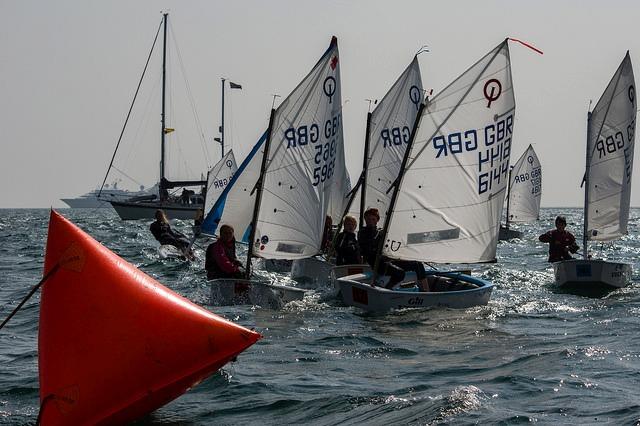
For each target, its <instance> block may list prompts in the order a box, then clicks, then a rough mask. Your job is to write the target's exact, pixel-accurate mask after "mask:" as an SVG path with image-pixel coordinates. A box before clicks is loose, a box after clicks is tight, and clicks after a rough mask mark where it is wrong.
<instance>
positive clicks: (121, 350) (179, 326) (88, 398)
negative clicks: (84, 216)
mask: <svg viewBox="0 0 640 426" xmlns="http://www.w3.org/2000/svg"><path fill="white" fill-rule="evenodd" d="M44 272H45V275H48V276H49V277H48V278H47V279H46V281H45V282H44V285H43V287H42V295H41V301H40V322H39V333H38V369H39V376H40V404H41V405H40V415H39V420H40V423H41V424H43V425H52V424H70V425H80V424H127V423H129V422H132V421H134V420H136V419H138V418H140V417H142V416H144V415H146V414H147V413H150V412H152V411H154V410H156V409H158V408H160V407H161V406H163V405H165V404H167V403H168V402H170V401H172V400H173V399H175V398H177V397H178V396H180V395H182V394H183V393H185V392H186V391H187V390H189V389H190V388H191V387H193V386H195V385H196V384H197V383H199V382H201V381H202V380H204V379H205V378H206V377H208V376H210V375H211V374H213V373H215V372H216V371H217V370H218V369H220V368H221V367H222V366H224V365H225V364H226V363H228V362H229V361H232V360H234V359H235V358H236V357H237V356H238V354H240V353H241V352H242V351H244V350H245V349H247V348H248V347H249V346H251V345H252V344H254V343H255V342H256V341H257V340H258V339H259V338H260V337H261V336H260V335H259V334H258V333H255V332H253V331H251V330H248V329H246V328H244V327H241V326H239V325H236V324H234V323H232V322H230V321H227V320H225V319H223V318H221V317H219V316H217V315H215V314H213V313H211V312H209V311H207V310H205V309H203V308H201V307H199V306H197V305H195V304H193V303H191V302H190V301H189V300H187V299H185V298H183V297H181V296H179V295H178V294H176V293H174V292H173V291H171V290H169V289H168V288H166V287H164V286H163V285H161V284H160V283H159V282H157V281H156V280H154V279H153V278H151V277H150V276H148V275H146V274H145V273H143V272H141V271H140V270H139V269H137V268H136V267H135V266H133V265H131V264H130V263H128V262H126V261H125V260H123V259H122V258H120V257H118V256H117V255H116V254H114V253H113V252H111V251H110V250H109V249H107V248H106V247H104V246H103V245H102V244H100V243H99V242H97V241H95V240H94V239H93V238H91V237H90V236H89V235H87V234H86V233H85V232H83V231H82V230H81V229H80V228H78V227H77V226H75V225H74V224H72V223H71V222H69V221H68V220H67V219H65V218H63V217H62V216H60V215H59V214H58V213H56V212H55V211H52V212H51V218H50V221H49V235H48V238H47V248H46V254H45V266H44Z"/></svg>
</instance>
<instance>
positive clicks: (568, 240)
mask: <svg viewBox="0 0 640 426" xmlns="http://www.w3.org/2000/svg"><path fill="white" fill-rule="evenodd" d="M566 227H567V219H565V217H564V216H558V217H556V229H554V230H551V231H548V232H545V233H544V234H542V235H540V237H538V239H539V240H540V241H542V242H543V243H549V262H559V261H561V260H570V259H573V257H572V256H571V253H577V251H578V250H579V249H580V247H578V245H577V244H576V239H575V237H574V236H573V235H572V234H571V232H569V231H567V230H566V229H565V228H566Z"/></svg>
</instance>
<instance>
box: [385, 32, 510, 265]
mask: <svg viewBox="0 0 640 426" xmlns="http://www.w3.org/2000/svg"><path fill="white" fill-rule="evenodd" d="M514 113H515V100H514V95H513V87H512V79H511V64H510V58H509V47H508V44H507V40H505V41H504V42H503V43H501V44H500V45H499V46H497V47H496V48H494V49H493V50H492V51H491V52H489V53H488V54H487V55H485V56H484V57H483V58H482V59H480V60H479V61H478V62H476V63H475V64H474V65H473V66H472V67H471V68H469V69H468V70H467V71H466V72H465V73H464V74H462V75H461V76H460V77H458V78H457V79H456V80H455V81H454V82H453V83H451V84H450V85H449V86H448V87H446V88H445V89H444V90H443V91H442V92H440V93H439V94H437V95H436V96H435V97H434V98H433V99H432V100H430V101H428V102H427V103H426V106H425V108H424V110H423V112H422V115H421V117H420V118H419V123H418V128H417V130H416V134H415V138H414V141H413V143H412V145H411V148H410V150H408V151H407V154H406V155H407V158H406V168H405V171H404V174H403V177H402V179H401V182H400V188H399V192H398V197H397V200H396V202H395V205H394V206H393V210H392V217H391V221H390V223H389V229H388V233H387V239H386V241H385V244H384V249H383V253H384V254H385V255H386V256H389V257H391V258H397V259H407V260H418V261H431V262H438V263H467V262H468V263H472V262H489V261H494V260H495V258H496V247H497V242H498V230H499V226H500V218H501V214H502V206H503V202H504V198H505V191H506V187H507V181H508V175H509V157H510V153H511V141H512V134H513V126H514Z"/></svg>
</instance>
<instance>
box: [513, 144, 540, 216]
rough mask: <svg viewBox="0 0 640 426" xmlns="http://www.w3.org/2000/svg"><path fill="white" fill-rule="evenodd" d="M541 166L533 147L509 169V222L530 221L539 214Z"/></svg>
mask: <svg viewBox="0 0 640 426" xmlns="http://www.w3.org/2000/svg"><path fill="white" fill-rule="evenodd" d="M541 195H542V168H541V166H540V160H538V156H537V155H536V152H535V151H534V150H533V147H532V146H531V145H529V147H528V148H527V150H526V151H525V152H524V154H522V156H521V157H520V158H519V159H518V161H517V162H516V164H515V165H514V166H513V169H512V170H511V190H510V192H509V200H508V206H509V217H508V218H507V219H508V221H509V222H532V221H534V220H538V219H539V216H540V198H541Z"/></svg>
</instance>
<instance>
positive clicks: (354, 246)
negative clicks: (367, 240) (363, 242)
mask: <svg viewBox="0 0 640 426" xmlns="http://www.w3.org/2000/svg"><path fill="white" fill-rule="evenodd" d="M357 227H358V222H357V221H356V218H355V217H353V216H345V217H344V219H343V220H342V229H343V231H342V232H340V233H339V234H338V236H337V237H336V246H335V252H336V265H338V266H340V265H358V264H361V263H362V256H360V246H359V245H358V239H357V237H356V228H357Z"/></svg>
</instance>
